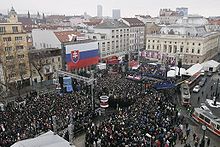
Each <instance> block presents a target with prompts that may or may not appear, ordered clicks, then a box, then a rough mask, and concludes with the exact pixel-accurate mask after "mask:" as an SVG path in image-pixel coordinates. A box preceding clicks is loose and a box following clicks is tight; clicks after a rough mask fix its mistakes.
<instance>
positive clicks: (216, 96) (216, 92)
mask: <svg viewBox="0 0 220 147" xmlns="http://www.w3.org/2000/svg"><path fill="white" fill-rule="evenodd" d="M218 84H219V79H218V80H217V83H216V91H215V99H214V105H215V106H216V105H217V104H216V103H217V98H218V96H219V94H218Z"/></svg>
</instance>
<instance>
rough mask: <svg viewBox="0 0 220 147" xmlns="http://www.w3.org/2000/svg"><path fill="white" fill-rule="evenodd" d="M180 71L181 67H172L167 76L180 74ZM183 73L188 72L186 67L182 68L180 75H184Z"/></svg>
mask: <svg viewBox="0 0 220 147" xmlns="http://www.w3.org/2000/svg"><path fill="white" fill-rule="evenodd" d="M178 73H179V68H178V67H177V66H176V67H171V70H169V71H168V72H167V77H175V76H177V75H178ZM183 74H186V69H184V68H180V75H183Z"/></svg>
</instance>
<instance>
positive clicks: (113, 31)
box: [112, 29, 129, 33]
mask: <svg viewBox="0 0 220 147" xmlns="http://www.w3.org/2000/svg"><path fill="white" fill-rule="evenodd" d="M126 30H127V31H129V29H124V32H126ZM122 31H123V29H120V32H122ZM115 32H116V33H118V32H119V30H112V33H115Z"/></svg>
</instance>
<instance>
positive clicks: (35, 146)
mask: <svg viewBox="0 0 220 147" xmlns="http://www.w3.org/2000/svg"><path fill="white" fill-rule="evenodd" d="M11 147H71V146H70V145H69V142H68V141H66V140H65V139H63V138H62V137H60V136H59V135H54V133H53V132H52V131H48V132H47V133H44V134H42V135H40V136H38V137H36V138H32V139H26V140H22V141H18V142H16V143H15V144H13V145H12V146H11Z"/></svg>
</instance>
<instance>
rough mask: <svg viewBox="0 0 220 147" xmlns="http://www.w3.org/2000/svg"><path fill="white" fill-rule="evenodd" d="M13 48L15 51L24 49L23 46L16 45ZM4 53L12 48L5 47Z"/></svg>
mask: <svg viewBox="0 0 220 147" xmlns="http://www.w3.org/2000/svg"><path fill="white" fill-rule="evenodd" d="M15 48H16V50H21V49H24V46H23V45H18V46H16V47H15ZM5 51H6V52H10V51H12V47H11V46H10V47H5Z"/></svg>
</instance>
